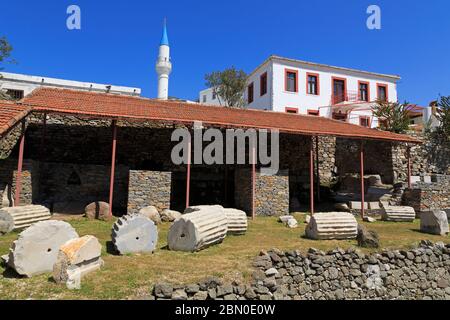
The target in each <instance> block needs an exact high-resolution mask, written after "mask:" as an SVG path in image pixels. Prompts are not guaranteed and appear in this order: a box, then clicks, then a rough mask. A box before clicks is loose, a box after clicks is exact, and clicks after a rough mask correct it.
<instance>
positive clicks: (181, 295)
mask: <svg viewBox="0 0 450 320" xmlns="http://www.w3.org/2000/svg"><path fill="white" fill-rule="evenodd" d="M172 300H187V294H186V291H184V289H177V290H175V291H174V292H173V293H172Z"/></svg>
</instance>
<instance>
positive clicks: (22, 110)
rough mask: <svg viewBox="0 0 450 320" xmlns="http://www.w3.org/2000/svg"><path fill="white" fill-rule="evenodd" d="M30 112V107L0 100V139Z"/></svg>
mask: <svg viewBox="0 0 450 320" xmlns="http://www.w3.org/2000/svg"><path fill="white" fill-rule="evenodd" d="M30 110H31V107H26V106H22V105H18V104H15V103H13V102H9V101H5V100H0V137H1V136H3V135H4V134H6V133H7V132H8V131H9V129H11V128H12V127H14V125H15V124H16V123H17V122H19V121H20V120H22V119H23V118H24V117H26V116H27V115H28V113H29V112H30Z"/></svg>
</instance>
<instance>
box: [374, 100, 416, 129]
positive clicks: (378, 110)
mask: <svg viewBox="0 0 450 320" xmlns="http://www.w3.org/2000/svg"><path fill="white" fill-rule="evenodd" d="M408 106H409V103H408V102H404V103H402V104H401V103H398V102H388V101H381V100H379V101H377V105H376V106H375V108H374V110H373V114H374V115H375V116H376V117H378V119H379V121H380V127H381V129H382V130H386V131H391V132H395V133H405V132H406V131H407V130H408V128H409V125H410V123H411V120H410V118H409V111H408Z"/></svg>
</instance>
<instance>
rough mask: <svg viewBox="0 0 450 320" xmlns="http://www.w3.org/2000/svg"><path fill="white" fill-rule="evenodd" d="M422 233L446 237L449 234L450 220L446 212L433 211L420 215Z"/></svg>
mask: <svg viewBox="0 0 450 320" xmlns="http://www.w3.org/2000/svg"><path fill="white" fill-rule="evenodd" d="M420 231H422V232H424V233H429V234H436V235H441V236H445V235H446V234H448V233H449V226H448V219H447V214H446V213H445V211H441V210H432V211H427V212H422V213H421V214H420Z"/></svg>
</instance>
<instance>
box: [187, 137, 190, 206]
mask: <svg viewBox="0 0 450 320" xmlns="http://www.w3.org/2000/svg"><path fill="white" fill-rule="evenodd" d="M190 189H191V139H190V138H189V142H188V154H187V173H186V208H189V197H190V191H191V190H190Z"/></svg>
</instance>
